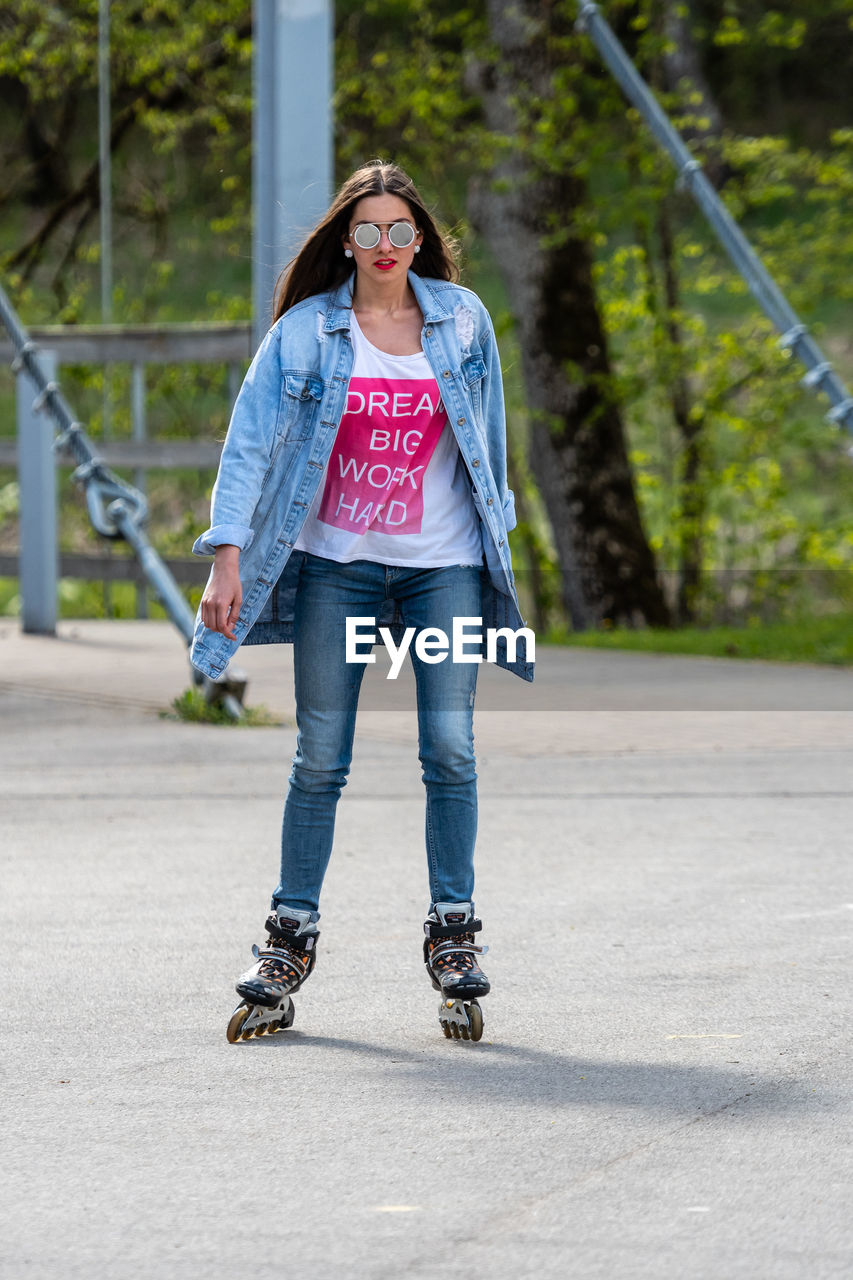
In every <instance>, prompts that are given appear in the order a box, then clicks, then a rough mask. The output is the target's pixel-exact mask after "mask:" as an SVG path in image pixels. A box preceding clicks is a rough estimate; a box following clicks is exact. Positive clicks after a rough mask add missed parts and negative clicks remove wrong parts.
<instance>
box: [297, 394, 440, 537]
mask: <svg viewBox="0 0 853 1280" xmlns="http://www.w3.org/2000/svg"><path fill="white" fill-rule="evenodd" d="M446 421H447V415H446V413H445V412H444V405H443V404H442V403H441V397H440V396H439V394H438V387H437V386H436V383H435V380H434V379H433V378H351V379H350V384H349V390H348V392H347V404H346V409H345V411H344V415H343V417H342V418H341V425H340V426H339V427H338V434H337V437H336V439H335V443H334V446H333V448H332V455H331V457H330V458H329V466H328V470H327V472H326V484H325V487H324V489H323V497H322V500H321V502H320V508H319V510H318V512H317V518H318V519H319V520H322V522H323V524H329V525H333V526H334V527H335V528H337V529H346V530H348V531H349V532H351V533H366V532H367V530H368V529H372V530H373V531H374V532H376V533H420V531H421V523H422V521H423V514H424V493H423V485H424V473H425V471H426V469H427V467H428V465H429V460H430V458H431V457H432V455H433V453H434V451H435V446H436V445H437V444H438V440H439V436H440V435H441V432H442V429H443V427H444V424H445V422H446Z"/></svg>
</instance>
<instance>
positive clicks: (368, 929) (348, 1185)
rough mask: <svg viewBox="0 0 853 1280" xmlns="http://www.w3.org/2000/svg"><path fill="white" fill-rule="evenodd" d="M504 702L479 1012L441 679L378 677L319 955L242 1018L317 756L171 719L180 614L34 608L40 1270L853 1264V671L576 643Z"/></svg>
mask: <svg viewBox="0 0 853 1280" xmlns="http://www.w3.org/2000/svg"><path fill="white" fill-rule="evenodd" d="M537 656H538V658H539V673H538V675H537V681H536V683H535V684H534V685H533V686H532V688H530V687H525V686H524V685H523V683H522V682H521V681H519V680H517V679H516V678H515V677H512V676H509V675H507V674H506V673H503V672H495V671H491V670H490V671H486V672H484V678H483V681H482V684H481V689H480V692H479V693H478V719H477V745H478V758H479V773H480V835H479V845H478V847H479V853H478V885H477V894H476V898H477V907H478V911H479V913H480V914H481V915H482V917H483V919H484V925H485V929H484V934H483V940H484V942H486V943H488V944H489V946H490V948H491V949H490V952H489V954H488V956H487V957H486V958H485V960H484V968H485V969H486V971H487V972H488V974H489V976H490V978H491V979H492V984H493V989H492V993H491V994H490V995H489V996H488V997H486V998H485V999H484V1001H483V1010H484V1014H485V1021H486V1026H485V1033H484V1036H483V1039H482V1041H481V1042H480V1043H479V1044H468V1043H464V1042H462V1043H457V1042H455V1041H446V1040H445V1039H444V1038H443V1036H442V1035H441V1032H440V1029H439V1026H438V1020H437V1005H438V997H437V995H436V994H435V993H434V992H433V990H432V988H431V986H430V985H429V983H428V981H427V978H426V976H425V974H424V971H423V964H422V956H421V951H422V930H421V923H422V920H423V915H424V911H425V908H426V906H427V898H426V894H427V886H426V866H425V856H424V852H423V834H422V828H423V788H422V784H421V781H420V773H419V767H418V761H417V753H416V747H415V739H414V732H415V723H414V717H413V713H412V709H411V692H412V690H411V682H410V680H408V679H407V678H405V677H401V679H400V681H399V682H397V683H396V684H395V685H394V686H393V688H392V687H391V682H388V681H386V680H384V679H383V671H382V667H381V664H377V667H376V668H375V669H373V670H371V672H370V680H369V682H368V688H367V690H366V693H365V703H364V708H363V714H362V715H361V717H360V725H359V732H358V737H357V748H356V758H355V761H354V764H353V771H352V777H351V781H350V784H349V785H348V786H347V788H346V790H345V792H344V796H343V799H342V801H341V806H340V809H339V818H338V828H337V838H336V847H335V852H334V855H333V859H332V864H331V867H330V871H329V875H328V879H327V883H326V888H325V890H324V899H323V903H322V909H323V917H322V920H321V925H320V927H321V930H322V939H321V943H320V952H319V959H318V963H317V968H316V970H315V973H314V974H313V976H312V977H311V979H310V981H309V982H308V983H307V984H306V986H305V988H304V990H303V991H302V992H300V993H299V994H298V995H297V996H296V998H295V1003H296V1023H295V1026H294V1028H293V1029H292V1030H291V1031H289V1032H287V1033H285V1034H282V1035H279V1036H276V1037H273V1038H265V1039H262V1040H256V1041H250V1042H248V1043H245V1044H237V1045H229V1044H228V1043H227V1042H226V1039H225V1026H226V1023H227V1021H228V1017H229V1015H230V1013H231V1010H232V1009H233V1007H234V1005H235V1004H236V999H237V998H236V996H235V995H234V994H233V981H234V977H235V975H236V974H237V973H239V972H240V971H241V970H243V969H244V968H246V967H247V965H248V963H249V962H250V959H251V957H250V946H251V943H252V942H253V941H255V940H260V938H261V936H262V925H263V919H264V916H265V914H266V908H267V905H268V900H269V892H270V889H271V888H272V886H273V884H274V881H275V879H276V871H277V856H278V855H277V844H278V836H279V827H280V819H281V803H282V798H283V794H284V790H285V786H286V779H287V773H288V770H289V762H290V757H291V755H292V753H293V749H294V742H295V730H294V728H293V722H292V717H293V707H292V694H291V690H290V674H289V666H288V663H289V652H288V651H287V650H284V649H281V648H278V647H275V648H266V647H265V648H256V649H250V650H246V651H245V652H243V653H241V655H240V658H239V661H240V663H241V664H242V665H243V666H245V668H246V669H247V671H248V674H249V679H250V685H249V701H250V702H251V703H262V704H264V705H265V706H267V707H268V708H269V709H271V710H272V711H273V712H274V713H275V715H276V716H277V717H278V718H279V720H280V721H281V723H280V724H279V725H278V726H276V727H272V728H257V729H249V728H214V727H210V726H203V725H190V724H186V723H181V722H177V721H174V720H169V719H166V718H163V717H162V715H161V714H160V713H161V712H162V711H163V710H166V709H168V706H169V703H170V701H171V700H172V698H174V697H175V696H177V695H178V694H179V693H180V692H181V690H182V689H183V688H184V687H186V685H187V683H188V678H187V667H186V660H185V656H184V653H183V651H182V647H181V644H180V642H179V641H178V640H177V639H176V637H175V633H174V632H173V631H172V630H171V629H170V628H169V627H168V626H167V625H166V624H160V623H154V622H148V623H110V622H102V623H83V622H81V623H73V624H71V623H65V624H63V625H62V628H61V634H60V637H58V638H42V637H24V636H22V635H21V634H20V632H19V630H18V628H17V625H16V624H15V623H14V622H12V621H0V715H2V736H0V742H2V765H3V768H2V775H0V778H1V780H2V815H3V816H2V846H1V847H0V856H1V857H2V868H3V893H2V901H1V902H0V910H2V933H0V955H2V973H3V978H4V982H3V989H4V1002H5V1005H6V1008H5V1011H4V1017H3V1028H4V1035H3V1037H2V1073H3V1074H2V1079H3V1090H2V1093H3V1107H4V1112H5V1117H4V1124H3V1141H2V1149H3V1158H2V1160H0V1206H2V1209H0V1215H2V1232H0V1276H2V1277H3V1280H6V1278H7V1277H8V1278H9V1280H17V1278H18V1277H24V1278H26V1280H30V1278H33V1280H35V1278H36V1277H37V1278H39V1280H41V1277H45V1278H47V1277H50V1278H51V1280H70V1278H72V1277H73V1278H75V1280H77V1278H78V1277H79V1278H80V1280H100V1278H101V1277H104V1278H107V1277H109V1278H110V1280H137V1278H139V1280H142V1278H145V1280H147V1278H148V1277H152V1276H155V1275H156V1276H157V1277H165V1280H171V1278H172V1277H175V1280H208V1278H210V1280H214V1278H215V1280H219V1278H220V1277H221V1278H222V1280H225V1278H226V1277H228V1278H229V1280H230V1278H232V1277H237V1278H241V1277H244V1276H245V1277H257V1278H258V1280H267V1278H268V1277H269V1278H270V1280H272V1277H276V1280H278V1278H280V1277H291V1276H292V1277H301V1276H303V1275H305V1276H313V1277H319V1278H320V1280H339V1278H340V1280H350V1278H351V1280H386V1278H387V1280H392V1278H393V1280H397V1278H401V1280H406V1278H408V1277H413V1278H418V1277H427V1276H429V1277H433V1276H441V1277H444V1276H449V1277H462V1276H469V1275H481V1276H488V1277H490V1280H520V1278H527V1277H531V1278H533V1277H536V1278H537V1280H539V1278H542V1280H551V1278H552V1277H553V1278H554V1280H557V1278H558V1277H559V1278H561V1280H562V1278H563V1277H570V1278H575V1277H577V1278H578V1280H622V1278H623V1277H624V1278H625V1280H634V1278H637V1280H645V1278H646V1277H649V1278H651V1277H655V1278H660V1280H684V1278H690V1280H692V1278H694V1277H695V1278H696V1280H723V1278H725V1280H732V1278H734V1280H740V1278H743V1280H747V1277H748V1278H749V1280H789V1278H790V1280H824V1278H829V1277H845V1278H846V1277H849V1276H850V1275H851V1274H853V1212H851V1200H852V1198H851V1167H853V1161H851V1107H850V1098H851V1081H850V1067H849V1063H850V1012H851V978H850V936H851V924H853V884H851V827H853V806H851V797H853V768H851V765H852V764H853V671H851V670H839V669H823V668H816V667H807V666H802V667H801V666H782V665H781V664H772V663H746V662H739V661H733V660H713V659H692V658H668V657H657V656H651V655H635V654H625V653H603V652H595V651H573V650H557V649H544V648H540V651H539V654H538V655H537Z"/></svg>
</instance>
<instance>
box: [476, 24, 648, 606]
mask: <svg viewBox="0 0 853 1280" xmlns="http://www.w3.org/2000/svg"><path fill="white" fill-rule="evenodd" d="M488 12H489V25H490V34H491V37H492V39H493V41H494V43H495V44H496V45H497V47H498V50H499V55H500V60H499V64H498V65H497V66H496V67H493V68H491V70H490V71H489V72H488V74H486V75H484V76H483V80H482V83H481V93H482V99H483V107H484V112H485V116H486V122H487V124H488V126H489V128H490V129H491V130H492V131H493V132H494V133H495V134H496V135H497V136H499V137H502V138H511V139H513V143H512V144H511V145H510V147H509V148H508V149H507V150H506V151H505V152H504V153H503V156H502V158H501V159H500V160H499V161H498V162H497V163H496V165H495V167H494V170H493V174H492V178H493V181H492V184H491V186H490V187H489V188H488V189H484V188H483V187H480V188H475V187H472V191H471V201H470V204H471V213H472V217H473V220H474V221H475V223H476V224H477V225H478V226H479V227H480V228H481V229H482V231H483V233H484V235H485V237H486V240H487V241H488V243H489V245H490V247H491V249H492V252H493V254H494V256H495V259H496V261H497V262H498V263H499V264H500V267H501V270H502V272H503V275H504V279H505V281H506V286H507V291H508V293H509V298H510V304H511V307H512V310H513V312H514V315H515V319H516V323H517V326H518V335H519V342H520V347H521V352H522V364H523V372H524V379H525V384H526V391H527V402H528V405H529V407H530V412H531V457H530V466H531V470H532V472H533V475H534V476H535V478H536V481H537V483H538V485H539V487H540V490H541V492H542V497H543V501H544V503H545V507H546V510H547V512H548V516H549V519H550V521H551V525H552V528H553V532H554V541H555V545H556V548H557V553H558V556H559V560H560V565H561V567H562V573H563V584H562V585H563V600H564V603H565V606H566V609H567V611H568V613H569V616H570V618H571V622H572V626H573V627H574V628H575V629H576V630H581V629H583V628H585V627H589V626H594V625H596V624H597V623H600V622H602V621H604V620H605V619H607V620H610V621H613V622H626V623H629V624H637V623H643V622H645V623H648V624H650V625H654V626H665V625H667V624H668V623H669V620H670V619H669V612H668V609H667V606H666V602H665V600H664V597H663V593H662V591H661V588H660V584H659V582H658V580H657V576H656V571H655V562H654V556H653V554H652V551H651V548H650V547H649V544H648V541H647V539H646V537H645V534H644V531H643V528H642V524H641V521H640V514H639V509H638V506H637V501H636V495H635V493H634V484H633V476H632V472H631V467H630V464H629V462H628V455H627V448H626V444H625V433H624V427H623V422H622V416H621V412H620V408H619V405H618V404H617V403H616V402H615V400H614V397H613V392H612V389H611V379H610V376H609V375H610V365H609V360H608V354H607V341H606V337H605V333H604V329H603V325H602V322H601V317H600V315H599V312H598V307H597V303H596V296H595V286H594V282H593V278H592V266H593V261H592V253H591V250H590V247H589V245H588V244H587V242H586V241H585V240H584V239H582V238H581V237H580V236H579V235H577V234H572V233H571V232H570V231H569V232H568V233H567V234H565V235H562V236H560V235H555V234H554V232H555V229H557V230H559V229H560V228H567V227H570V226H571V220H572V215H573V211H574V210H575V209H577V208H578V207H579V206H581V205H582V204H583V202H584V198H585V191H584V188H583V186H582V184H581V182H580V181H579V180H578V179H577V178H576V177H575V176H573V175H572V174H571V173H570V172H565V171H564V172H553V171H550V170H548V169H546V168H544V167H542V166H536V165H534V163H533V162H532V161H531V159H530V151H529V149H528V148H526V147H525V144H524V129H523V127H522V124H521V122H520V121H519V119H518V118H517V116H516V114H515V111H514V109H513V107H512V106H511V103H512V102H513V99H514V97H515V95H517V94H521V95H522V96H524V95H525V94H526V93H528V92H532V93H533V94H534V95H536V96H537V97H539V98H540V99H547V98H548V96H549V94H550V93H551V92H552V90H551V86H550V67H549V62H548V24H549V22H552V21H553V10H552V7H551V5H550V4H548V3H547V0H518V3H516V4H515V5H513V6H511V7H510V6H507V5H506V4H505V3H504V2H503V0H489V6H488Z"/></svg>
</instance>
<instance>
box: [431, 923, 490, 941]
mask: <svg viewBox="0 0 853 1280" xmlns="http://www.w3.org/2000/svg"><path fill="white" fill-rule="evenodd" d="M482 927H483V922H482V920H475V919H471V920H466V921H465V923H464V924H438V923H437V922H436V921H435V920H424V933H425V934H426V936H427V937H428V938H459V937H461V936H462V934H463V933H479V932H480V930H481V929H482Z"/></svg>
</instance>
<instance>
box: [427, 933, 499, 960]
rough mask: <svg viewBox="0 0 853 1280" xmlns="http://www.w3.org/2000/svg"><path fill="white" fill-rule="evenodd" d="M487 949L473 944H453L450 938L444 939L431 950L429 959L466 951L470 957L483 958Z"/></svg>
mask: <svg viewBox="0 0 853 1280" xmlns="http://www.w3.org/2000/svg"><path fill="white" fill-rule="evenodd" d="M488 949H489V948H488V947H478V946H477V945H476V944H475V943H473V942H454V941H453V939H452V938H445V939H444V940H443V941H442V942H437V943H436V944H435V946H434V947H432V948H431V950H430V959H431V960H435V959H437V958H438V957H439V956H443V955H449V954H450V953H451V952H453V951H467V952H468V953H469V954H470V955H477V956H484V955H485V954H486V952H487V951H488Z"/></svg>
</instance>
